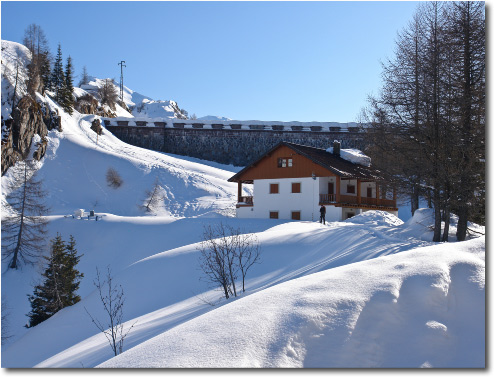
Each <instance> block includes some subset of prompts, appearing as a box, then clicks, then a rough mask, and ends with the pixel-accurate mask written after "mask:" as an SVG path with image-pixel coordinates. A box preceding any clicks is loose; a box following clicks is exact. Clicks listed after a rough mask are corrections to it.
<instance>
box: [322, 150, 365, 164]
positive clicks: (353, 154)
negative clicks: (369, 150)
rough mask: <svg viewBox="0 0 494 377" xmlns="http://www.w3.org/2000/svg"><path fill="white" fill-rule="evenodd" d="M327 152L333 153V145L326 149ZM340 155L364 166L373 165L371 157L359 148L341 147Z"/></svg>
mask: <svg viewBox="0 0 494 377" xmlns="http://www.w3.org/2000/svg"><path fill="white" fill-rule="evenodd" d="M326 152H329V153H333V147H330V148H328V149H326ZM340 157H341V158H343V159H345V160H347V161H350V162H353V163H354V164H359V165H363V166H371V158H370V157H369V156H366V155H365V154H363V153H362V151H360V150H358V149H341V150H340Z"/></svg>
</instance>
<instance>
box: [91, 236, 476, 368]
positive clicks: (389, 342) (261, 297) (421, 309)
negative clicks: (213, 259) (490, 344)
mask: <svg viewBox="0 0 494 377" xmlns="http://www.w3.org/2000/svg"><path fill="white" fill-rule="evenodd" d="M484 246H485V244H484V241H483V240H475V241H469V242H466V243H464V244H462V245H461V246H459V247H457V248H455V249H454V250H451V248H450V247H449V245H437V246H429V247H426V248H422V249H420V250H414V251H410V252H406V253H401V254H397V255H392V256H388V257H381V258H377V259H373V260H370V261H365V262H360V263H355V264H351V265H346V266H342V267H339V268H333V269H331V270H326V271H323V272H319V273H316V274H311V275H309V276H305V277H302V278H299V279H295V280H292V281H289V282H285V283H282V284H279V285H277V286H274V287H271V288H268V289H265V290H263V291H261V292H258V293H255V294H252V295H250V296H248V297H245V298H242V299H240V300H237V301H235V302H233V303H231V304H229V305H225V306H223V307H221V308H218V309H216V310H214V311H211V312H209V313H207V314H204V315H202V316H200V317H196V318H194V319H193V320H190V321H188V322H186V323H184V324H181V325H179V326H176V327H175V328H173V329H171V330H169V331H166V332H164V333H163V334H161V335H158V336H156V337H154V338H152V339H150V340H148V341H146V342H144V343H142V344H140V345H139V346H137V347H134V348H133V349H131V350H129V351H127V352H125V353H124V354H122V355H120V356H117V357H115V358H113V359H111V360H109V361H107V362H105V363H103V364H101V365H100V367H104V368H111V367H116V368H140V367H147V368H149V367H151V368H164V367H172V368H197V367H208V368H253V367H254V368H257V367H261V368H299V367H305V368H348V367H355V368H359V367H364V368H382V367H385V368H419V367H422V366H427V367H434V368H442V367H453V368H454V367H483V366H484V365H485V360H484V347H485V338H484V331H483V330H484V329H483V328H482V327H479V326H478V325H477V323H484V322H485V317H484V313H485V305H484V293H485V292H484V290H483V284H484V282H483V281H477V280H474V279H475V278H476V277H478V276H479V275H480V276H481V275H483V273H484V270H483V268H484V263H483V248H484ZM350 282H351V283H350ZM233 319H234V320H233ZM453 339H455V340H453Z"/></svg>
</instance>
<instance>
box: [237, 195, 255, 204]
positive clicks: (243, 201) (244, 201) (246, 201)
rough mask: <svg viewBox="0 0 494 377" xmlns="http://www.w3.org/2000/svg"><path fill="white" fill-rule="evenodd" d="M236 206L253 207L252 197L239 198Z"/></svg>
mask: <svg viewBox="0 0 494 377" xmlns="http://www.w3.org/2000/svg"><path fill="white" fill-rule="evenodd" d="M238 204H241V205H244V206H253V205H254V197H253V196H241V197H240V200H239V201H238Z"/></svg>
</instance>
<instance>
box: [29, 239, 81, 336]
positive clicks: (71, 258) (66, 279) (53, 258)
mask: <svg viewBox="0 0 494 377" xmlns="http://www.w3.org/2000/svg"><path fill="white" fill-rule="evenodd" d="M51 242H52V245H51V251H50V255H49V256H48V257H45V259H46V261H47V267H46V270H45V272H44V273H43V274H42V276H43V278H44V281H43V284H42V285H41V284H40V285H37V286H36V287H35V288H34V293H33V295H29V302H30V303H31V312H29V314H28V317H29V319H30V320H29V324H28V325H27V326H26V327H33V326H36V325H37V324H39V323H41V322H43V321H45V320H46V319H48V318H50V317H51V316H52V315H54V314H55V313H57V312H58V311H60V310H61V309H63V308H65V307H67V306H71V305H74V304H75V303H77V302H79V301H80V300H81V298H80V296H79V295H77V294H76V291H77V289H78V288H79V283H80V282H79V280H80V279H81V278H82V277H83V276H84V275H83V274H81V273H80V272H79V271H77V270H76V268H75V267H76V265H77V263H78V262H79V260H80V258H81V256H80V255H77V250H76V248H75V240H74V238H73V237H72V236H70V242H69V243H68V244H66V243H65V242H64V241H63V240H62V237H61V235H60V234H57V236H56V237H55V239H53V240H52V241H51Z"/></svg>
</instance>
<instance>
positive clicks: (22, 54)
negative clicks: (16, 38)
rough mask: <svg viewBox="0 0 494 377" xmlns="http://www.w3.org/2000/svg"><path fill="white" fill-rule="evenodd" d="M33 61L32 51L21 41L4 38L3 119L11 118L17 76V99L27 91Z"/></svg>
mask: <svg viewBox="0 0 494 377" xmlns="http://www.w3.org/2000/svg"><path fill="white" fill-rule="evenodd" d="M30 62H31V52H30V51H29V49H28V48H27V47H25V46H23V45H21V44H19V43H16V42H10V41H4V40H2V119H4V120H5V119H8V118H10V114H11V112H12V98H13V96H14V87H15V82H16V73H17V63H19V76H18V77H17V90H16V94H17V95H16V100H17V101H19V99H20V98H22V97H23V96H24V95H25V94H26V93H27V86H26V80H27V77H28V75H27V66H28V64H29V63H30Z"/></svg>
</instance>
